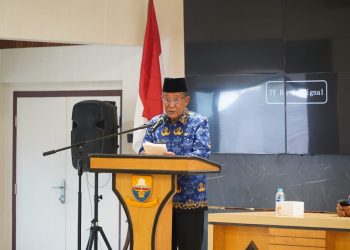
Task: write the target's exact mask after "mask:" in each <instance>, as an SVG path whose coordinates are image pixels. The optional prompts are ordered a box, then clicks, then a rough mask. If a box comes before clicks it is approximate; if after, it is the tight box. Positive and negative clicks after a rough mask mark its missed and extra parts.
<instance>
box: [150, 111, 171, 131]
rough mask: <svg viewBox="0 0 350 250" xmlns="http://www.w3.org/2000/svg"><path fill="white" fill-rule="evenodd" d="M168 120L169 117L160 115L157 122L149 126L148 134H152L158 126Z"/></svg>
mask: <svg viewBox="0 0 350 250" xmlns="http://www.w3.org/2000/svg"><path fill="white" fill-rule="evenodd" d="M168 120H169V117H168V116H167V115H162V116H160V118H159V119H158V121H157V122H156V123H155V124H153V125H152V126H151V129H150V132H151V133H154V131H156V129H157V128H158V127H159V126H160V125H162V124H163V123H164V122H167V121H168Z"/></svg>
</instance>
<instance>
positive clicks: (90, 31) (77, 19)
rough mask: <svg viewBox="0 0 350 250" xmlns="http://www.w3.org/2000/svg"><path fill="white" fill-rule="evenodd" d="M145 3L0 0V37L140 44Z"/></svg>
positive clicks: (124, 0)
mask: <svg viewBox="0 0 350 250" xmlns="http://www.w3.org/2000/svg"><path fill="white" fill-rule="evenodd" d="M147 2H148V1H147V0H98V1H96V0H74V1H72V0H61V1H54V0H50V1H47V0H16V1H14V0H0V37H1V38H5V39H16V40H34V41H37V40H40V41H57V42H72V43H95V44H101V43H103V44H128V45H140V44H142V40H143V35H142V30H143V29H142V24H143V23H144V22H145V20H146V12H145V10H147Z"/></svg>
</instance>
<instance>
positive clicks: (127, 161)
mask: <svg viewBox="0 0 350 250" xmlns="http://www.w3.org/2000/svg"><path fill="white" fill-rule="evenodd" d="M89 161H90V162H89V168H90V169H89V171H90V172H101V173H113V182H112V183H113V184H112V185H113V186H112V188H113V191H114V192H115V193H116V195H117V196H118V199H119V201H120V202H121V204H122V206H123V207H124V210H125V213H126V216H127V218H128V221H129V225H130V238H131V246H130V249H132V250H151V249H152V250H167V249H169V250H170V249H171V240H172V238H171V230H172V197H173V196H174V194H175V192H176V175H188V174H203V173H213V172H220V170H221V168H220V166H219V165H218V164H215V163H213V162H211V161H208V160H205V159H202V158H199V157H184V156H174V157H169V156H138V155H107V154H92V155H90V157H89Z"/></svg>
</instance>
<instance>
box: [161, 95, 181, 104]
mask: <svg viewBox="0 0 350 250" xmlns="http://www.w3.org/2000/svg"><path fill="white" fill-rule="evenodd" d="M185 97H186V96H183V97H178V98H175V99H170V98H167V97H162V100H163V102H164V104H166V105H169V104H170V103H174V104H175V105H178V104H179V103H180V102H181V101H182V100H183V99H184V98H185Z"/></svg>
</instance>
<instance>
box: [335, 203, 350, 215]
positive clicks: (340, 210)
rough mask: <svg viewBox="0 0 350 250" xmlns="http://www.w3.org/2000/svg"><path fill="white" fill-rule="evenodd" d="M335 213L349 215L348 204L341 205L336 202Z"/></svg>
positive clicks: (349, 207) (349, 208)
mask: <svg viewBox="0 0 350 250" xmlns="http://www.w3.org/2000/svg"><path fill="white" fill-rule="evenodd" d="M337 214H338V216H340V217H350V206H341V205H339V204H337Z"/></svg>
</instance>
